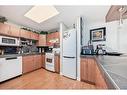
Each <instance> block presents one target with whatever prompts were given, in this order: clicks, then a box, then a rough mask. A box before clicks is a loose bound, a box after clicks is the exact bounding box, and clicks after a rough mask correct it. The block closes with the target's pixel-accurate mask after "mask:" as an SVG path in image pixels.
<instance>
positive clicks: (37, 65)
mask: <svg viewBox="0 0 127 95" xmlns="http://www.w3.org/2000/svg"><path fill="white" fill-rule="evenodd" d="M41 67H42V56H41V55H35V56H34V70H36V69H39V68H41Z"/></svg>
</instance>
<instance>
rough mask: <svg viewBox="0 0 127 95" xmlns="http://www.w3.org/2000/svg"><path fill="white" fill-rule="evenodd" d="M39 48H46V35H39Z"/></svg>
mask: <svg viewBox="0 0 127 95" xmlns="http://www.w3.org/2000/svg"><path fill="white" fill-rule="evenodd" d="M38 46H46V35H39V41H38Z"/></svg>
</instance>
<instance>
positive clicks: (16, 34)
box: [9, 26, 20, 37]
mask: <svg viewBox="0 0 127 95" xmlns="http://www.w3.org/2000/svg"><path fill="white" fill-rule="evenodd" d="M9 33H10V36H14V37H20V29H19V28H16V27H13V26H10V29H9Z"/></svg>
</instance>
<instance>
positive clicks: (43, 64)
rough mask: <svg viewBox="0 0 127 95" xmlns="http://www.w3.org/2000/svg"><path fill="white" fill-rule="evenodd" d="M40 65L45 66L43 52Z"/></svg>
mask: <svg viewBox="0 0 127 95" xmlns="http://www.w3.org/2000/svg"><path fill="white" fill-rule="evenodd" d="M42 67H43V68H45V54H42Z"/></svg>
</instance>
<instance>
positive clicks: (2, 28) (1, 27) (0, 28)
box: [0, 23, 10, 35]
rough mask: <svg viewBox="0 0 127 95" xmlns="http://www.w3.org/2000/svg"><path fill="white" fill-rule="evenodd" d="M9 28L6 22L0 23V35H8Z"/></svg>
mask: <svg viewBox="0 0 127 95" xmlns="http://www.w3.org/2000/svg"><path fill="white" fill-rule="evenodd" d="M9 28H10V26H9V25H8V24H3V23H0V34H2V35H9Z"/></svg>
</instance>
